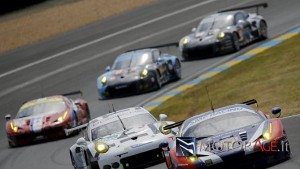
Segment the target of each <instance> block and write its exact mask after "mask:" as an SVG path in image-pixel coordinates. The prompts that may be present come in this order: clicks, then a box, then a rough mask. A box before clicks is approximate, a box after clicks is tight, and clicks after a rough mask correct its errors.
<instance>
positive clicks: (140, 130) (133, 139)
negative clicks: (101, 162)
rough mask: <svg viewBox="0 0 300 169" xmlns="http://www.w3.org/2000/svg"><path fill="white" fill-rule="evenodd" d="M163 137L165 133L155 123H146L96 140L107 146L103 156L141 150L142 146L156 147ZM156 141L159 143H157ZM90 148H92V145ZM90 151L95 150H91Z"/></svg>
mask: <svg viewBox="0 0 300 169" xmlns="http://www.w3.org/2000/svg"><path fill="white" fill-rule="evenodd" d="M165 137H166V136H165V135H163V134H161V133H160V131H159V129H158V127H157V124H148V125H144V126H141V127H137V128H131V129H128V130H126V131H124V132H120V133H116V134H113V135H110V136H107V137H105V138H101V139H99V140H98V141H101V142H104V143H106V144H107V145H108V146H109V150H108V152H107V153H105V156H116V155H119V154H124V153H128V152H129V151H143V150H142V149H143V148H142V147H149V146H151V147H153V146H156V147H157V148H158V147H159V143H160V142H161V139H162V138H165ZM158 141H159V143H157V142H158ZM94 143H96V141H94ZM153 144H154V145H153ZM156 144H157V145H156ZM90 148H93V149H94V146H93V147H90ZM139 149H140V150H139ZM91 152H95V151H93V150H92V151H91ZM108 154H109V155H108Z"/></svg>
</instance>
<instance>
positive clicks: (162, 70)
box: [153, 50, 167, 77]
mask: <svg viewBox="0 0 300 169" xmlns="http://www.w3.org/2000/svg"><path fill="white" fill-rule="evenodd" d="M160 56H161V54H160V51H159V50H154V51H153V57H154V62H155V64H156V67H157V69H158V71H159V75H160V77H164V76H165V74H166V71H167V66H166V63H165V60H164V59H162V58H161V57H160Z"/></svg>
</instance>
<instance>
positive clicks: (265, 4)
mask: <svg viewBox="0 0 300 169" xmlns="http://www.w3.org/2000/svg"><path fill="white" fill-rule="evenodd" d="M259 7H263V8H267V7H268V3H259V4H255V5H249V6H242V7H238V8H230V9H224V10H221V11H219V12H218V13H222V12H229V11H237V10H243V9H249V8H256V13H258V8H259Z"/></svg>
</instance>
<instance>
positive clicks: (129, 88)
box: [98, 75, 155, 98]
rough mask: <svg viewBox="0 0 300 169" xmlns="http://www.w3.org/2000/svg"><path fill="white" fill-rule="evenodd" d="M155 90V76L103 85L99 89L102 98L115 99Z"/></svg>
mask: <svg viewBox="0 0 300 169" xmlns="http://www.w3.org/2000/svg"><path fill="white" fill-rule="evenodd" d="M154 89H155V78H154V77H153V76H150V75H149V77H146V78H144V79H138V80H133V81H129V82H121V83H116V84H112V85H103V86H101V87H100V88H98V93H99V95H100V97H102V98H107V97H114V96H123V95H129V94H136V93H140V92H145V91H150V90H154Z"/></svg>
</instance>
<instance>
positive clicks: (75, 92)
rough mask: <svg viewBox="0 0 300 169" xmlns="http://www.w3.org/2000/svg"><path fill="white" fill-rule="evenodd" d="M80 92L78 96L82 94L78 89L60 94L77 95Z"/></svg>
mask: <svg viewBox="0 0 300 169" xmlns="http://www.w3.org/2000/svg"><path fill="white" fill-rule="evenodd" d="M77 94H80V96H82V91H80V90H78V91H73V92H69V93H64V94H62V96H72V95H77Z"/></svg>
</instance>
